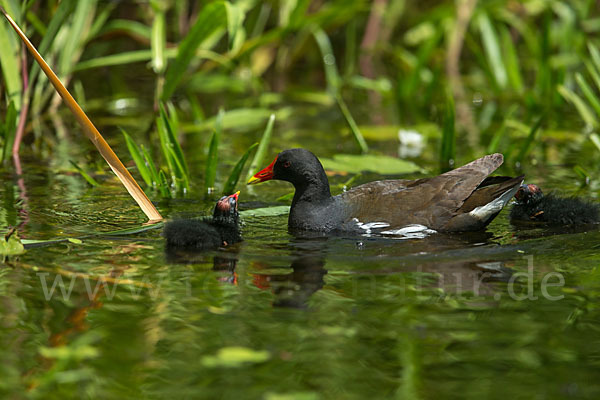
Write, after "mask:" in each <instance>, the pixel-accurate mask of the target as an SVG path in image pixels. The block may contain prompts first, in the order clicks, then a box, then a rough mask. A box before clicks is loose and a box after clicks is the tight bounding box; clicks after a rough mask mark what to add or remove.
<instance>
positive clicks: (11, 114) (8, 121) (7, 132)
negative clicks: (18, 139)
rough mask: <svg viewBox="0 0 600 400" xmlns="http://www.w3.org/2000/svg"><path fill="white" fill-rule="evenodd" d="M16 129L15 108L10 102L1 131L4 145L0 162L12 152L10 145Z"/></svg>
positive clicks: (13, 139) (11, 145)
mask: <svg viewBox="0 0 600 400" xmlns="http://www.w3.org/2000/svg"><path fill="white" fill-rule="evenodd" d="M16 131H17V108H16V107H15V103H14V102H12V101H11V102H10V104H9V105H8V108H7V110H6V117H5V119H4V124H3V126H2V130H0V132H1V133H3V134H4V147H3V148H2V162H4V160H8V158H9V155H10V154H12V153H11V152H12V147H13V143H14V141H15V134H16Z"/></svg>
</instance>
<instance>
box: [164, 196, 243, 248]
mask: <svg viewBox="0 0 600 400" xmlns="http://www.w3.org/2000/svg"><path fill="white" fill-rule="evenodd" d="M239 193H240V192H237V193H234V194H232V195H230V196H223V197H221V198H220V199H219V201H217V204H216V205H215V209H214V211H213V216H212V217H208V218H203V219H176V220H173V221H169V222H167V224H166V225H165V227H164V229H163V236H164V237H165V239H166V242H167V248H168V249H179V248H180V249H186V250H210V249H217V248H219V247H223V246H227V245H230V244H233V243H236V242H239V241H241V240H242V236H241V234H240V224H239V213H238V207H237V204H238V195H239Z"/></svg>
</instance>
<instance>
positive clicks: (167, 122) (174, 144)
mask: <svg viewBox="0 0 600 400" xmlns="http://www.w3.org/2000/svg"><path fill="white" fill-rule="evenodd" d="M160 115H161V118H162V120H163V121H164V126H165V127H166V131H165V133H166V134H167V136H166V139H167V141H168V142H167V144H168V146H169V147H170V148H172V149H173V154H174V156H175V158H176V161H177V163H179V164H180V165H181V168H182V171H183V172H184V173H185V174H186V175H188V173H189V172H188V171H189V169H188V166H187V163H186V162H185V157H184V156H183V150H181V146H180V145H179V142H178V141H177V138H176V137H175V130H174V127H178V126H179V122H178V120H177V117H176V115H173V114H171V115H169V114H167V111H166V109H165V106H164V104H161V105H160ZM173 121H175V124H173Z"/></svg>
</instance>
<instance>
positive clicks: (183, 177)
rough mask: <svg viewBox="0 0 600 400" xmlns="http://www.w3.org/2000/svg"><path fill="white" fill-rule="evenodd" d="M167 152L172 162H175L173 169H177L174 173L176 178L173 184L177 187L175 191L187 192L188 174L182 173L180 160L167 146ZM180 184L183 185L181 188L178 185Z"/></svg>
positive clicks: (182, 167)
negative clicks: (182, 190)
mask: <svg viewBox="0 0 600 400" xmlns="http://www.w3.org/2000/svg"><path fill="white" fill-rule="evenodd" d="M168 149H169V152H170V153H171V154H170V157H171V158H172V160H173V161H174V162H175V167H176V168H177V170H176V171H175V176H176V177H177V181H176V182H175V186H176V187H177V189H178V190H179V189H185V190H186V191H188V190H189V189H190V181H189V178H188V174H187V173H186V172H185V171H184V166H183V164H182V163H181V162H182V160H181V159H180V158H179V157H177V154H176V153H175V149H174V148H173V147H171V146H169V148H168ZM179 182H181V183H182V184H183V186H181V185H180V183H179Z"/></svg>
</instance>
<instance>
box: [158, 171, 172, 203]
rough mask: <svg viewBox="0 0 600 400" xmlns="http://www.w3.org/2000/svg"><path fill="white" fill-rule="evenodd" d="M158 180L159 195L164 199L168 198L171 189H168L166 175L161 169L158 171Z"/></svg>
mask: <svg viewBox="0 0 600 400" xmlns="http://www.w3.org/2000/svg"><path fill="white" fill-rule="evenodd" d="M158 180H159V184H158V190H159V191H160V195H161V196H162V197H164V198H165V199H168V198H170V197H171V191H170V190H169V182H168V180H167V175H166V174H165V171H163V170H162V169H161V170H160V172H159V173H158Z"/></svg>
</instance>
